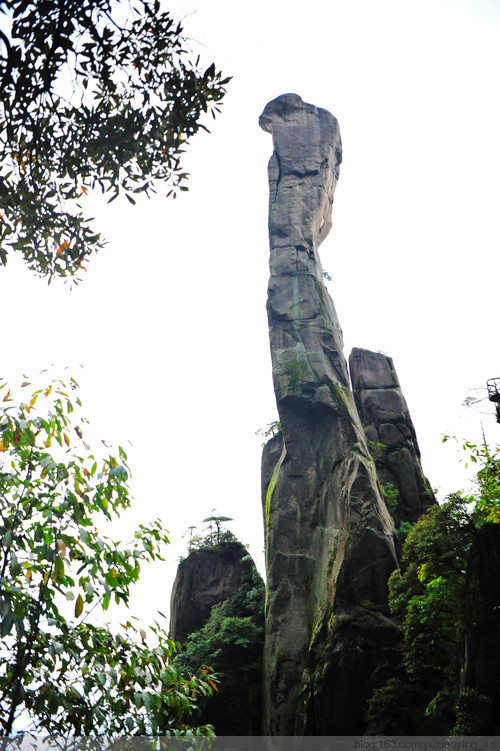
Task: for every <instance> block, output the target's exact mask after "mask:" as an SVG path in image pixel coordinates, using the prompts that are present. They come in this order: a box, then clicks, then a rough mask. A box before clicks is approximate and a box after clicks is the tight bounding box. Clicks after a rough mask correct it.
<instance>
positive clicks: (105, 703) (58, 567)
mask: <svg viewBox="0 0 500 751" xmlns="http://www.w3.org/2000/svg"><path fill="white" fill-rule="evenodd" d="M30 385H31V384H30V383H29V382H25V383H24V384H23V387H22V388H23V389H24V391H23V393H26V394H27V396H26V397H25V398H24V399H20V400H19V401H16V400H15V399H14V398H13V397H12V395H11V390H10V389H9V388H8V386H7V384H6V383H5V381H0V399H1V401H0V655H1V663H0V735H11V734H12V733H13V731H16V730H19V729H20V726H19V725H16V721H18V722H20V721H22V723H23V729H28V730H35V731H36V730H38V731H40V730H44V731H46V732H48V733H49V734H64V735H67V734H68V733H70V734H71V733H74V734H76V735H92V734H100V733H107V734H116V735H147V734H152V735H158V734H161V735H183V734H186V733H189V734H199V735H212V734H213V729H212V728H210V727H207V726H199V727H197V726H194V727H193V722H192V713H193V710H194V709H195V708H196V705H197V700H198V698H199V697H200V696H203V695H210V694H211V693H212V691H213V686H214V681H213V677H212V676H211V675H210V671H209V670H208V669H205V670H204V671H203V669H200V670H198V671H193V672H192V673H191V674H190V675H189V676H183V675H182V674H181V673H180V672H179V671H178V670H177V669H176V668H174V667H173V665H172V660H173V658H174V656H175V654H176V653H177V651H178V648H179V647H178V645H177V644H176V643H174V642H173V641H172V640H171V639H169V637H168V634H167V630H166V628H165V627H164V625H163V622H162V618H161V615H159V616H158V621H157V622H155V623H153V624H152V625H151V626H148V625H147V624H144V623H142V622H141V621H139V620H138V619H137V618H135V619H134V618H130V619H127V620H125V622H124V623H123V624H122V627H121V630H118V632H117V633H112V630H111V628H110V627H109V625H106V624H103V622H102V615H103V614H102V611H103V610H104V611H107V610H108V608H109V607H110V606H111V605H113V604H115V603H124V604H125V605H128V603H129V597H130V589H131V586H132V585H133V584H134V583H135V582H137V581H138V579H139V574H140V570H141V566H142V565H143V564H144V563H145V562H147V561H149V560H154V559H159V560H163V558H162V555H163V548H164V545H165V544H166V543H168V538H167V534H166V532H165V530H164V529H163V527H162V524H161V522H160V521H159V520H156V521H154V522H153V523H151V524H140V525H139V529H138V530H137V531H136V532H135V534H133V537H132V540H131V541H130V542H128V543H119V542H115V541H114V540H112V539H110V538H109V537H107V536H106V535H105V534H103V533H102V530H101V531H100V530H99V529H98V526H97V524H99V526H102V524H103V523H105V522H106V521H108V522H109V521H112V520H115V519H116V517H117V516H118V515H119V513H120V511H123V510H125V509H127V508H128V507H129V506H130V497H129V491H128V485H127V481H128V467H127V456H126V454H125V452H124V451H123V449H121V448H120V449H119V452H118V454H119V455H118V458H115V457H113V456H102V457H101V456H99V455H98V454H91V453H90V449H89V447H88V446H87V444H86V443H85V436H84V433H85V421H84V420H82V419H76V415H77V409H78V407H79V404H80V403H79V399H78V397H76V398H75V394H73V393H72V392H74V391H75V390H76V387H77V385H76V383H75V381H73V380H71V382H70V389H67V388H66V387H65V385H64V384H63V383H61V382H57V381H56V382H54V383H52V384H50V385H49V386H48V387H47V388H43V389H37V390H35V392H34V393H31V390H28V388H29V386H30ZM26 390H28V391H26ZM99 614H101V616H100V618H99V617H96V616H99Z"/></svg>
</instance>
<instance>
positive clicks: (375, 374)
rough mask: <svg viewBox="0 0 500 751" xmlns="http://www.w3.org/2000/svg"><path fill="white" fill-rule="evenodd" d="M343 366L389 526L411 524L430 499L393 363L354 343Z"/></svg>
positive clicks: (428, 488) (415, 440)
mask: <svg viewBox="0 0 500 751" xmlns="http://www.w3.org/2000/svg"><path fill="white" fill-rule="evenodd" d="M349 370H350V374H351V383H352V389H353V393H354V400H355V402H356V407H357V408H358V413H359V416H360V418H361V422H362V424H363V426H364V429H365V433H366V437H367V439H368V448H369V449H370V452H371V454H372V457H373V459H374V460H375V465H376V468H377V475H378V478H379V481H380V484H381V487H382V491H383V493H384V496H385V500H386V504H387V505H388V508H389V511H390V514H391V516H392V517H393V519H394V523H395V526H396V527H399V526H400V525H401V523H402V522H410V523H411V524H414V523H415V522H416V521H417V519H418V518H419V516H420V515H421V514H423V512H424V511H425V510H426V509H427V508H428V507H429V506H430V505H431V504H433V503H435V502H436V500H435V498H434V494H433V492H432V490H431V487H430V485H429V482H428V480H427V478H426V477H425V476H424V474H423V471H422V465H421V463H420V451H419V448H418V443H417V437H416V434H415V428H414V427H413V423H412V420H411V417H410V413H409V411H408V407H407V406H406V401H405V399H404V397H403V394H402V392H401V387H400V385H399V381H398V377H397V375H396V371H395V369H394V363H393V361H392V359H391V358H390V357H388V356H387V355H384V354H382V353H380V352H370V351H369V350H367V349H358V348H355V349H353V351H352V352H351V355H350V357H349Z"/></svg>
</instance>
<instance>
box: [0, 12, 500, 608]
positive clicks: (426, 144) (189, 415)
mask: <svg viewBox="0 0 500 751" xmlns="http://www.w3.org/2000/svg"><path fill="white" fill-rule="evenodd" d="M197 6H198V7H197ZM168 7H170V8H171V9H172V11H173V13H174V15H175V16H176V17H177V18H185V21H184V28H185V32H186V34H187V35H188V36H190V37H191V38H192V39H193V40H198V41H199V42H202V43H203V45H204V46H203V48H202V56H203V58H204V60H205V62H206V64H207V65H208V64H210V63H211V62H212V61H213V60H215V62H216V64H217V66H218V67H220V68H222V70H223V71H224V73H225V74H227V75H232V76H233V80H232V82H231V83H230V85H229V88H228V95H227V98H226V101H225V104H224V106H223V108H222V114H221V115H220V116H219V118H218V120H217V121H215V122H214V123H213V126H212V133H211V135H206V134H201V135H199V136H196V137H195V138H194V139H193V141H192V144H191V146H190V148H189V151H188V153H187V154H186V159H185V167H186V169H187V170H188V171H189V172H190V173H191V180H190V191H189V193H185V194H181V195H179V197H178V199H177V200H176V201H172V200H168V201H167V200H165V199H164V198H162V197H161V195H159V196H158V198H156V199H154V200H150V201H147V199H144V201H142V202H141V203H140V205H138V206H137V207H135V209H133V208H131V207H130V205H129V204H128V203H127V202H126V201H124V202H122V203H120V202H119V201H116V202H114V203H113V204H111V205H110V206H106V205H105V203H103V202H100V201H98V200H94V199H93V198H92V197H89V198H88V201H89V204H90V205H91V206H92V213H93V214H94V215H95V216H96V217H97V219H98V226H99V229H101V230H102V231H103V232H104V234H105V235H106V237H107V238H108V240H109V245H108V247H107V248H106V250H105V251H103V252H102V253H101V254H100V256H98V257H96V259H95V260H94V261H93V262H91V263H90V264H88V272H87V274H86V276H85V280H84V283H82V285H81V286H79V287H77V288H76V289H73V290H70V288H69V286H68V285H64V284H60V283H53V284H52V285H51V286H50V287H47V284H46V282H45V281H43V280H38V279H36V278H34V277H32V276H31V275H30V273H29V272H28V271H27V270H25V269H24V268H23V267H22V265H21V264H20V263H17V262H15V261H9V264H8V267H7V268H6V269H5V270H1V271H0V300H1V309H2V315H3V334H2V363H1V368H0V370H1V374H2V375H6V376H9V377H14V376H15V374H16V373H20V372H24V373H34V372H36V371H38V370H40V369H42V368H45V367H47V365H49V364H51V363H53V364H54V365H55V371H56V372H57V373H60V374H61V375H64V373H63V368H64V366H66V365H69V366H70V370H71V373H72V374H73V375H74V376H75V377H76V379H77V380H78V381H79V382H80V384H81V387H82V394H81V396H82V400H83V402H84V406H85V411H86V414H87V415H88V416H89V418H90V419H91V422H92V424H93V426H94V429H95V432H96V435H99V436H102V437H107V438H109V439H110V440H113V441H115V442H120V443H122V444H123V445H126V442H127V441H128V440H130V441H131V442H132V444H133V446H132V447H131V448H130V451H129V458H130V462H131V466H132V470H133V477H132V487H133V492H134V495H135V497H136V503H135V510H134V512H133V513H132V515H131V518H132V517H133V518H134V520H141V521H146V520H148V519H150V518H154V517H156V516H160V517H161V518H162V519H163V521H164V523H165V526H166V527H167V528H168V529H169V530H170V532H171V538H172V545H171V546H170V550H169V553H168V563H167V564H166V565H165V566H164V567H163V568H161V569H158V568H157V569H155V570H154V571H152V572H151V574H149V575H147V574H146V572H145V574H144V577H143V582H142V586H141V593H140V596H138V597H137V599H136V607H139V608H140V612H141V614H143V615H147V614H148V613H149V612H151V613H152V612H154V611H155V610H156V609H157V608H159V609H161V610H164V611H165V610H167V609H168V602H169V598H170V587H171V583H172V580H173V577H174V575H175V569H176V559H177V557H178V556H179V554H181V553H182V552H184V548H185V541H184V540H183V539H181V535H182V534H183V533H184V532H185V531H186V530H187V528H188V526H189V525H190V524H195V525H198V527H199V528H200V529H201V528H202V527H203V525H202V524H201V520H202V519H203V517H204V516H207V515H210V514H211V513H212V510H213V509H216V510H217V512H218V513H220V514H224V515H227V516H230V517H234V519H235V520H236V521H235V523H234V524H233V525H232V529H233V531H234V532H235V533H236V534H237V535H238V536H239V537H240V538H241V539H242V541H243V542H245V543H249V544H250V551H251V553H252V555H253V556H254V558H255V559H256V561H257V563H258V565H259V567H260V569H261V570H263V555H262V548H263V535H262V520H261V506H260V453H261V442H262V438H260V437H259V436H256V435H255V432H256V431H257V430H258V429H259V428H261V427H263V426H265V425H266V424H267V423H269V422H271V421H272V420H274V419H275V418H276V408H275V402H274V394H273V390H272V379H271V363H270V356H269V346H268V332H267V320H266V313H265V301H266V289H267V278H268V238H267V201H268V187H267V162H268V159H269V156H270V154H271V151H272V143H271V138H270V136H269V135H268V134H265V133H264V132H263V131H261V130H260V128H259V127H258V124H257V119H258V116H259V114H260V113H261V111H262V109H263V108H264V106H265V104H266V103H267V102H268V101H269V100H270V99H273V98H274V97H276V96H278V95H279V94H283V93H287V92H295V93H297V94H299V95H300V96H301V97H302V98H303V99H304V100H305V101H307V102H311V103H313V104H315V105H317V106H320V107H324V108H326V109H328V110H329V111H330V112H332V113H333V114H334V115H335V116H336V117H337V118H338V120H339V123H340V130H341V134H342V139H343V144H344V162H343V164H342V166H341V175H340V180H339V183H338V186H337V192H336V198H335V205H334V214H333V229H332V231H331V233H330V236H329V238H328V239H327V240H326V241H325V243H324V244H323V246H322V250H321V256H322V260H323V266H324V268H325V270H327V271H328V272H329V273H330V275H331V276H332V278H333V281H332V283H330V284H329V285H328V286H329V289H330V293H331V295H332V297H333V300H334V302H335V305H336V308H337V312H338V315H339V318H340V323H341V326H342V328H343V330H344V338H345V344H346V348H345V353H346V357H347V356H348V354H349V352H350V350H351V348H352V347H353V346H360V347H366V348H368V349H374V350H378V349H380V350H383V351H384V352H386V353H387V354H389V355H391V356H392V357H393V358H394V362H395V366H396V370H397V372H398V375H399V379H400V382H401V385H402V388H403V392H404V395H405V397H406V400H407V402H408V405H409V408H410V412H411V414H412V417H413V420H414V423H415V426H416V430H417V435H418V438H419V443H420V447H421V450H422V457H423V465H424V471H425V472H426V474H427V476H428V477H429V479H430V481H431V484H432V485H433V487H436V488H439V495H440V497H441V498H443V497H444V496H445V495H446V493H448V492H451V491H453V490H456V489H459V488H461V487H464V486H465V485H466V484H467V483H466V477H465V473H464V470H463V466H462V465H460V464H459V458H460V455H459V453H458V452H457V450H456V449H455V447H453V446H451V445H449V444H446V445H444V446H443V444H442V443H441V437H442V434H443V433H451V434H456V435H458V436H459V437H464V438H468V439H469V440H480V439H481V420H482V421H483V425H484V429H485V433H486V437H487V439H488V440H489V441H491V443H495V442H497V440H498V438H499V436H500V426H498V425H497V424H496V422H495V419H494V416H493V409H492V406H491V405H490V404H489V402H488V401H485V402H482V404H481V405H480V409H479V408H477V409H475V410H465V409H463V408H462V407H461V402H462V401H463V400H464V398H465V397H466V396H467V395H468V393H469V392H468V389H469V388H471V387H484V386H485V382H486V380H487V379H488V378H491V377H494V376H500V364H499V363H498V354H497V352H498V335H497V332H498V302H497V301H498V294H497V288H498V276H497V266H498V257H499V253H498V251H499V244H500V227H499V221H498V216H499V211H498V207H499V204H500V181H499V175H500V139H499V133H500V98H499V96H498V91H499V75H500V64H499V63H500V4H499V3H498V2H497V0H419V1H418V2H416V0H413V1H412V2H409V1H408V0H377V2H373V0H330V2H329V3H325V2H324V1H323V0H309V1H308V2H307V3H302V2H301V3H299V2H290V1H288V2H284V1H282V0H274V1H273V0H254V2H252V3H251V4H250V5H246V6H244V5H243V6H242V5H241V4H239V3H235V2H233V1H232V0H182V1H181V0H174V1H173V2H170V3H168ZM193 48H194V49H195V50H196V52H198V51H199V48H198V47H197V46H196V45H195V43H194V42H193ZM160 192H161V191H160ZM80 364H81V365H83V366H84V367H83V369H80V368H78V367H77V366H78V365H80ZM480 396H485V390H484V391H483V392H482V393H481V394H480ZM480 410H481V411H483V412H487V413H489V414H485V415H481V413H480Z"/></svg>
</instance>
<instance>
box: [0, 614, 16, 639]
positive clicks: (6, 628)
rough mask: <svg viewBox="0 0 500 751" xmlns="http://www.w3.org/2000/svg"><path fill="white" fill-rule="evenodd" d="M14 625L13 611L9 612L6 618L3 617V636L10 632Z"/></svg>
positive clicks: (1, 630)
mask: <svg viewBox="0 0 500 751" xmlns="http://www.w3.org/2000/svg"><path fill="white" fill-rule="evenodd" d="M13 625H14V614H13V613H12V612H9V613H7V615H6V616H5V617H4V618H2V625H1V628H0V634H1V636H2V638H4V637H5V636H8V635H9V634H10V632H11V630H12V626H13Z"/></svg>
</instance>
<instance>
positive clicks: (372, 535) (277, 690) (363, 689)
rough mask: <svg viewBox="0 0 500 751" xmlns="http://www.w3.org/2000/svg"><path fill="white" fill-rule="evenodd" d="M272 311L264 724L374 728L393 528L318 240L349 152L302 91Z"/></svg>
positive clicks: (278, 182)
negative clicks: (367, 719)
mask: <svg viewBox="0 0 500 751" xmlns="http://www.w3.org/2000/svg"><path fill="white" fill-rule="evenodd" d="M259 122H260V125H261V126H262V127H263V129H264V130H266V131H268V132H270V133H272V136H273V145H274V153H273V155H272V157H271V160H270V163H269V186H270V203H269V237H270V246H271V256H270V271H271V275H270V281H269V289H268V305H267V310H268V320H269V333H270V343H271V355H272V362H273V380H274V390H275V394H276V400H277V406H278V412H279V416H280V422H281V429H282V432H281V434H280V435H279V436H276V437H275V438H273V439H272V440H271V441H270V442H269V443H268V444H267V445H266V447H265V449H264V455H263V463H262V489H263V505H264V519H265V530H266V566H267V586H268V590H267V607H266V643H265V650H264V717H265V720H264V733H265V734H267V735H304V734H307V735H343V734H344V735H348V734H355V733H359V732H362V731H363V727H364V724H363V713H364V709H365V702H366V700H367V698H368V697H369V696H370V694H371V691H372V688H373V687H375V686H379V685H382V683H383V682H384V681H385V680H386V679H387V678H388V677H390V675H392V674H393V673H394V671H395V670H396V669H397V666H398V665H399V662H400V652H399V649H398V639H399V632H398V629H397V628H396V627H395V626H394V624H393V623H392V621H391V620H390V619H389V618H388V613H387V578H388V576H389V574H390V573H391V571H392V570H393V569H394V568H395V566H396V558H395V551H394V544H393V535H394V529H393V525H392V522H391V519H390V517H389V514H388V511H387V508H386V506H385V503H384V501H383V499H382V497H381V495H380V492H379V487H378V482H377V478H376V474H375V467H374V464H373V461H372V459H371V457H370V454H369V452H368V448H367V445H366V440H365V435H364V431H363V428H362V426H361V423H360V420H359V417H358V413H357V410H356V407H355V404H354V399H353V396H352V392H351V390H350V387H349V380H348V375H347V366H346V362H345V359H344V355H343V352H342V348H343V343H342V332H341V330H340V326H339V323H338V319H337V315H336V312H335V308H334V305H333V302H332V300H331V298H330V296H329V294H328V292H327V290H326V288H325V287H324V284H323V276H322V269H321V263H320V260H319V256H318V252H317V251H318V246H319V244H320V243H321V242H322V240H323V239H324V238H325V237H326V235H327V233H328V231H329V229H330V226H331V210H332V204H333V196H334V190H335V186H336V182H337V179H338V174H339V165H340V161H341V140H340V134H339V129H338V124H337V121H336V120H335V118H334V117H333V116H332V115H331V114H330V113H328V112H326V110H322V109H318V108H316V107H314V106H313V105H311V104H306V103H305V102H303V101H302V100H301V98H300V97H298V96H297V95H296V94H286V95H284V96H281V97H278V98H277V99H275V100H273V101H272V102H270V103H269V104H268V105H267V106H266V108H265V109H264V112H263V114H262V116H261V118H260V120H259Z"/></svg>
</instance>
